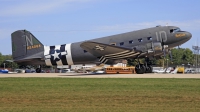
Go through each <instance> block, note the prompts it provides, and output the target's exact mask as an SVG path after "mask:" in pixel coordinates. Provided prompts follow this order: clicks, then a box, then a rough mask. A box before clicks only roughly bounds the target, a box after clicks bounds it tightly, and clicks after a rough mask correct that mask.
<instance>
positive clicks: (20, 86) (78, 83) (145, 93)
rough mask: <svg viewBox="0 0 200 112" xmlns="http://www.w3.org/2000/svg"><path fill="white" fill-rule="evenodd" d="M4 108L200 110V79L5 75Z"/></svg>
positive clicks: (0, 101)
mask: <svg viewBox="0 0 200 112" xmlns="http://www.w3.org/2000/svg"><path fill="white" fill-rule="evenodd" d="M4 111H11V112H12V111H19V112H21V111H34V112H40V111H45V112H46V111H53V112H58V111H69V112H71V111H80V112H88V111H90V112H91V111H101V112H102V111H105V112H107V111H120V112H121V111H122V112H127V111H144V112H147V111H157V112H160V111H170V112H171V111H172V112H177V111H181V112H182V111H185V112H198V111H200V79H118V78H105V79H104V78H102V79H90V78H88V79H86V78H1V79H0V112H4Z"/></svg>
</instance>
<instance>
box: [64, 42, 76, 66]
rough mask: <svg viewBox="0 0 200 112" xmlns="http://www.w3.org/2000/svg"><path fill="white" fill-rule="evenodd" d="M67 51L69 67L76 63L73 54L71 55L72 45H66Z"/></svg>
mask: <svg viewBox="0 0 200 112" xmlns="http://www.w3.org/2000/svg"><path fill="white" fill-rule="evenodd" d="M65 50H66V51H67V56H66V59H67V63H68V65H73V64H74V62H73V60H72V54H71V43H70V44H66V46H65Z"/></svg>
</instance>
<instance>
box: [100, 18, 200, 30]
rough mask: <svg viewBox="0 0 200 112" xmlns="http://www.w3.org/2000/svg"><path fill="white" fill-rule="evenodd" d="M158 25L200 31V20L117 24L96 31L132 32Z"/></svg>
mask: <svg viewBox="0 0 200 112" xmlns="http://www.w3.org/2000/svg"><path fill="white" fill-rule="evenodd" d="M157 25H161V26H165V25H168V26H178V27H180V28H181V29H182V30H188V31H190V30H195V31H196V30H199V29H200V20H190V21H171V20H158V21H152V22H140V23H126V24H116V25H105V26H99V27H97V28H96V29H97V30H99V31H107V32H108V31H130V30H139V29H144V28H149V27H155V26H157Z"/></svg>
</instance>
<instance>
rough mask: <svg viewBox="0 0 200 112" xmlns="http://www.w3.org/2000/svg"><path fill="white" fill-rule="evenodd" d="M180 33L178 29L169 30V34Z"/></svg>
mask: <svg viewBox="0 0 200 112" xmlns="http://www.w3.org/2000/svg"><path fill="white" fill-rule="evenodd" d="M179 31H181V29H180V28H175V29H170V33H174V32H179Z"/></svg>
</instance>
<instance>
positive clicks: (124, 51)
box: [80, 41, 141, 63]
mask: <svg viewBox="0 0 200 112" xmlns="http://www.w3.org/2000/svg"><path fill="white" fill-rule="evenodd" d="M80 46H81V47H82V48H83V49H84V50H86V51H88V52H90V53H91V54H93V55H94V56H96V57H98V58H99V61H100V62H102V63H106V62H107V61H108V59H113V60H117V59H126V58H130V57H136V56H137V55H139V54H140V53H141V51H136V50H134V49H130V48H125V47H119V46H113V45H108V44H103V43H98V42H91V41H87V42H83V43H82V44H81V45H80Z"/></svg>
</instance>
